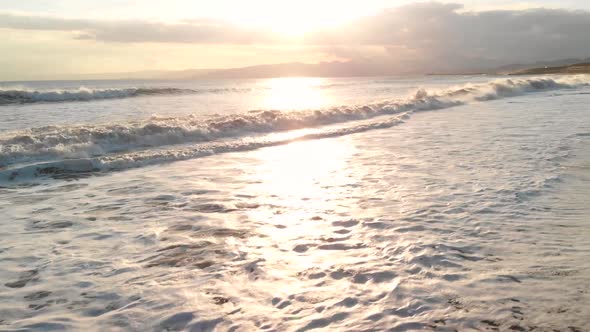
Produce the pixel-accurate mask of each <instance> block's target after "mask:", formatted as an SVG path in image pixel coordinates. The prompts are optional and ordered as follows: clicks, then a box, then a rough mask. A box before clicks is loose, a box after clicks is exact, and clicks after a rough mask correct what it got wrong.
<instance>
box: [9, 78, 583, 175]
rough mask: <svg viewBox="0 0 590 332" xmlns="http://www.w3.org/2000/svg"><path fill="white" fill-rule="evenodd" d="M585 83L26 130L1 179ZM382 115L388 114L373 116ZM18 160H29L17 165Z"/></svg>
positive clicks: (13, 141) (161, 158) (123, 162)
mask: <svg viewBox="0 0 590 332" xmlns="http://www.w3.org/2000/svg"><path fill="white" fill-rule="evenodd" d="M587 85H588V80H587V79H586V78H585V77H569V78H562V79H551V78H528V79H499V80H494V81H490V82H487V83H479V84H468V85H464V86H459V87H450V88H447V89H440V90H436V91H426V90H424V89H420V90H418V91H416V92H415V93H414V94H413V95H411V96H409V97H408V98H405V99H392V100H386V101H381V102H377V103H373V104H368V105H359V106H354V107H351V106H346V107H335V108H329V109H320V110H307V111H292V112H283V111H273V110H265V111H252V112H247V113H242V114H236V115H226V116H213V117H210V118H205V119H204V118H203V117H196V116H186V117H156V116H154V117H152V118H150V119H148V120H146V121H141V122H130V123H124V124H103V125H79V126H48V127H42V128H33V129H27V130H21V131H17V132H10V133H6V134H4V135H2V136H0V167H4V168H5V169H4V170H3V171H0V179H2V178H4V179H13V178H15V177H17V175H18V177H20V176H24V175H25V174H28V175H29V176H32V175H34V176H39V175H46V174H60V173H75V172H94V171H109V170H119V169H125V168H130V167H139V166H144V165H150V164H157V163H162V162H170V161H175V160H183V159H190V158H196V157H200V156H204V155H210V154H216V153H223V152H232V151H243V150H251V149H256V148H260V147H266V146H273V145H278V144H285V143H289V142H292V141H294V140H306V139H317V138H324V137H332V136H341V135H347V134H352V133H356V132H362V131H367V130H372V129H378V128H387V127H391V126H394V125H397V124H399V123H401V122H402V121H403V118H405V117H408V116H410V115H411V113H412V112H416V111H428V110H436V109H442V108H448V107H453V106H457V105H463V104H466V103H469V102H484V101H488V100H494V99H500V98H506V97H512V96H518V95H522V94H526V93H530V92H535V91H549V90H557V89H571V88H576V87H581V86H587ZM384 116H387V117H386V118H382V119H377V117H384ZM359 120H363V122H362V123H360V124H359V123H353V124H351V125H349V126H348V127H344V126H343V124H344V123H347V122H351V121H359ZM324 126H330V127H327V128H326V127H324ZM336 126H340V127H338V128H335V127H336ZM320 127H322V128H320ZM310 128H315V130H316V132H314V133H311V134H310V133H304V134H301V135H299V136H296V137H287V138H280V139H268V138H267V137H265V136H264V135H266V134H274V133H280V132H286V131H293V130H303V129H310ZM25 164H28V165H29V166H22V165H25ZM19 165H21V166H19ZM15 174H16V175H15Z"/></svg>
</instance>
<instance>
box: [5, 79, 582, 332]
mask: <svg viewBox="0 0 590 332" xmlns="http://www.w3.org/2000/svg"><path fill="white" fill-rule="evenodd" d="M589 105H590V77H589V76H545V77H491V76H445V77H435V76H433V77H414V78H362V79H361V78H342V79H319V78H285V79H270V80H218V81H162V82H158V81H83V82H82V81H77V82H74V81H68V82H53V81H46V82H19V83H11V82H6V83H0V227H1V232H0V282H1V283H0V331H50V330H52V331H53V330H55V331H61V330H72V331H181V330H187V331H309V330H313V331H383V330H389V331H552V332H553V331H569V332H579V331H590V259H588V254H589V253H590V224H589V222H590V220H589V219H588V216H590V204H588V203H589V202H590V199H589V197H590V106H589Z"/></svg>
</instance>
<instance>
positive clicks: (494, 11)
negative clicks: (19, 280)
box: [0, 0, 590, 80]
mask: <svg viewBox="0 0 590 332" xmlns="http://www.w3.org/2000/svg"><path fill="white" fill-rule="evenodd" d="M587 31H590V1H587V0H560V1H553V0H529V1H508V0H495V1H491V0H463V1H461V0H455V1H433V2H420V1H411V0H294V1H291V0H284V1H277V0H249V1H244V0H215V1H211V0H210V1H206V0H166V1H162V0H27V1H14V0H0V38H2V43H0V52H1V53H2V57H0V80H22V79H25V80H26V79H52V78H55V79H61V78H69V77H75V76H76V75H80V74H93V73H112V72H134V71H143V70H183V69H189V68H233V67H244V66H251V65H260V64H275V63H287V62H304V63H318V62H329V61H346V62H350V63H354V64H356V65H357V66H360V67H362V66H371V67H377V68H379V66H381V67H383V68H388V69H390V70H393V71H395V70H399V71H400V72H403V71H409V72H412V71H415V72H419V71H424V72H428V71H437V70H438V71H445V70H458V69H467V68H478V67H482V66H488V67H490V66H496V65H502V64H509V63H518V62H533V61H541V60H552V59H560V58H568V57H580V58H582V57H590V37H589V36H588V35H589V34H588V33H587Z"/></svg>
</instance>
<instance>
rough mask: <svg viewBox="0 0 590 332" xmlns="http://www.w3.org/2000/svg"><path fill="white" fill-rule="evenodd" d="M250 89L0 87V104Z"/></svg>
mask: <svg viewBox="0 0 590 332" xmlns="http://www.w3.org/2000/svg"><path fill="white" fill-rule="evenodd" d="M250 90H251V89H240V88H210V89H181V88H112V89H90V88H84V87H81V88H78V89H72V90H43V91H36V90H26V89H25V90H16V89H12V90H11V89H0V105H10V104H33V103H61V102H74V101H92V100H103V99H122V98H132V97H141V96H162V95H182V94H198V93H226V92H248V91H250Z"/></svg>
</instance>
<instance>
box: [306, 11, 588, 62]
mask: <svg viewBox="0 0 590 332" xmlns="http://www.w3.org/2000/svg"><path fill="white" fill-rule="evenodd" d="M588 31H590V12H587V11H581V10H579V11H572V10H564V9H524V10H494V11H480V12H465V11H463V7H462V5H459V4H443V3H437V2H428V3H418V4H411V5H406V6H402V7H398V8H394V9H390V10H386V11H383V12H382V13H380V14H378V15H376V16H373V17H367V18H364V19H361V20H358V21H356V22H353V23H352V24H350V25H348V26H344V27H339V28H338V29H333V30H326V31H321V32H317V33H316V34H315V35H314V36H313V37H312V40H311V42H313V43H317V44H324V45H339V46H340V47H342V46H344V45H351V46H353V47H357V48H358V47H360V46H362V45H381V46H383V47H384V48H389V49H391V50H397V51H394V52H392V58H393V56H394V53H396V52H399V53H400V54H399V56H398V58H399V57H402V58H403V57H404V56H405V57H406V58H405V59H403V60H405V61H408V60H410V59H408V58H407V57H409V56H412V54H413V56H414V57H424V58H425V59H426V60H430V61H432V60H437V59H439V58H442V59H445V60H447V61H449V60H453V58H460V59H462V60H461V61H464V60H466V59H487V60H490V61H530V60H540V59H552V58H560V57H561V58H563V57H567V56H590V34H588Z"/></svg>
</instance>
